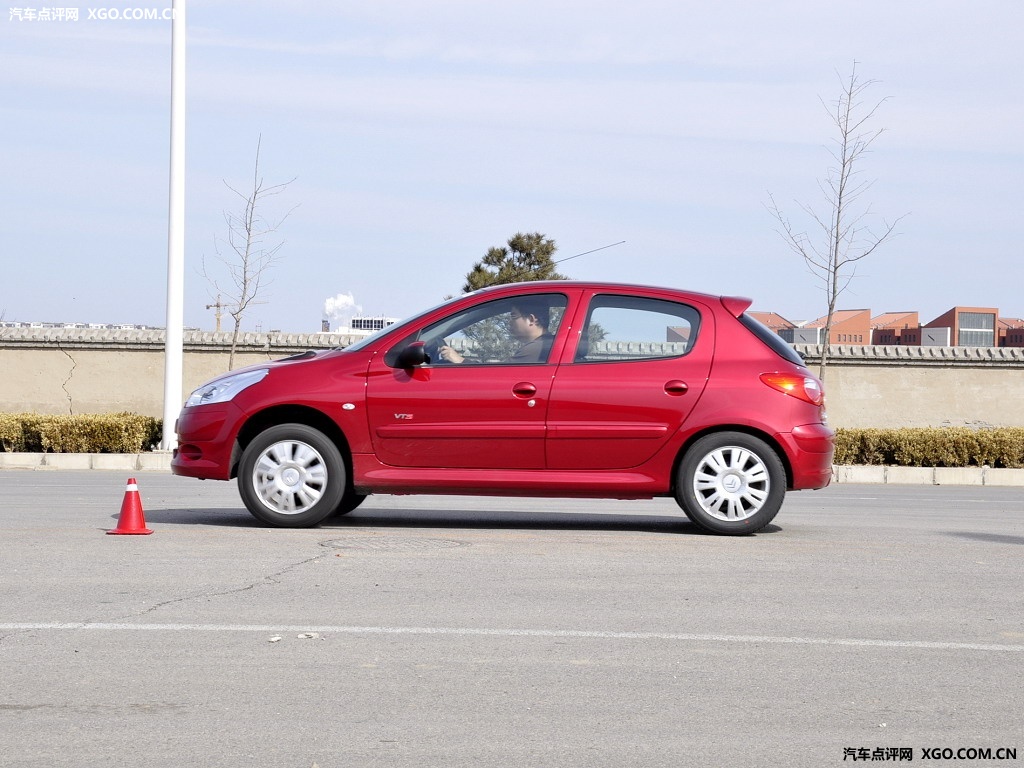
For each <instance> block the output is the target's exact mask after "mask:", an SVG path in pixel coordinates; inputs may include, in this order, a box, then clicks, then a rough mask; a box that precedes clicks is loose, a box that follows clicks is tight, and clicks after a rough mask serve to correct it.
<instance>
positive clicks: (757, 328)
mask: <svg viewBox="0 0 1024 768" xmlns="http://www.w3.org/2000/svg"><path fill="white" fill-rule="evenodd" d="M739 321H740V322H741V323H742V324H743V327H745V328H746V329H747V330H748V331H750V332H751V333H752V334H754V335H755V336H757V338H759V339H760V340H761V341H763V342H764V344H765V346H767V347H769V348H770V349H771V350H772V351H773V352H775V353H776V354H777V355H778V356H779V357H782V358H784V359H786V360H788V361H789V362H791V363H795V364H796V365H805V363H804V359H803V358H802V357H800V354H799V353H798V352H797V351H796V350H795V349H793V347H792V346H790V344H789V343H788V342H787V341H786V340H785V339H783V338H782V337H781V336H779V334H777V333H775V332H774V331H773V330H772V329H771V328H769V327H768V326H767V325H765V324H764V323H762V322H761V321H760V320H756V319H754V318H753V317H751V316H750V315H748V314H746V313H743V314H742V315H740V316H739Z"/></svg>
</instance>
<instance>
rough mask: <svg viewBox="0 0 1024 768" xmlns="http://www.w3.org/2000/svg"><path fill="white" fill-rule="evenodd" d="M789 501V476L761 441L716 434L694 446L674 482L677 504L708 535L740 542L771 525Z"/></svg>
mask: <svg viewBox="0 0 1024 768" xmlns="http://www.w3.org/2000/svg"><path fill="white" fill-rule="evenodd" d="M785 497H786V470H785V468H784V467H783V466H782V461H781V459H779V456H778V454H777V453H776V452H775V451H774V450H772V448H771V446H769V445H768V444H767V443H766V442H764V441H763V440H760V439H758V438H756V437H753V436H752V435H748V434H745V433H743V432H715V433H713V434H710V435H705V436H704V437H702V438H700V439H699V440H698V441H697V442H695V443H694V444H693V445H692V446H691V447H690V449H689V450H688V451H687V452H686V455H685V456H684V457H683V461H682V463H681V464H680V465H679V474H678V475H677V476H676V501H677V502H678V503H679V506H680V507H682V508H683V511H684V512H685V513H686V516H687V517H688V518H690V520H692V521H693V522H694V523H696V524H697V525H699V526H700V527H701V528H703V529H704V530H706V531H711V532H712V533H719V534H725V535H728V536H742V535H745V534H749V533H754V532H755V531H759V530H761V529H762V528H764V527H765V526H766V525H768V523H770V522H771V521H772V520H773V519H774V518H775V515H777V514H778V512H779V509H780V508H781V507H782V502H783V499H785Z"/></svg>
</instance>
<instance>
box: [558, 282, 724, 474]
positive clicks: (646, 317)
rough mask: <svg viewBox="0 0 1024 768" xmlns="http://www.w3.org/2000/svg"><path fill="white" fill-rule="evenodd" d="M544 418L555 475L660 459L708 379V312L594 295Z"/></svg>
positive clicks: (651, 299) (654, 300)
mask: <svg viewBox="0 0 1024 768" xmlns="http://www.w3.org/2000/svg"><path fill="white" fill-rule="evenodd" d="M581 312H582V313H583V314H582V319H581V321H580V322H579V323H578V327H579V328H580V333H579V338H578V341H577V342H576V344H575V350H574V351H573V350H570V349H567V351H566V357H568V358H569V359H564V358H563V360H564V362H563V364H562V365H561V366H559V368H558V374H557V376H556V377H555V383H554V386H553V388H552V392H551V403H550V405H549V408H548V432H547V450H546V453H547V466H548V468H549V469H627V468H632V467H637V466H639V465H641V464H643V463H644V462H645V461H647V460H648V459H650V458H651V457H652V456H654V454H655V453H657V451H658V450H659V449H661V448H662V447H663V446H664V445H665V444H666V443H667V442H668V441H669V440H670V439H671V438H672V436H673V435H675V434H676V433H677V432H678V431H679V429H680V428H681V427H682V425H683V423H684V422H685V421H686V418H687V416H688V415H689V413H690V412H691V411H692V410H693V408H694V406H695V405H696V403H697V401H698V399H699V398H700V396H701V393H702V392H703V391H704V387H705V385H706V384H707V380H708V375H709V373H710V370H711V361H712V356H713V351H714V318H713V316H712V314H711V311H710V309H708V308H707V307H703V306H700V305H698V304H686V303H682V302H678V301H673V300H669V299H666V298H661V297H657V296H645V295H640V294H627V293H612V292H608V293H595V294H594V295H592V296H591V297H590V300H589V302H588V304H587V305H586V306H585V307H582V308H581Z"/></svg>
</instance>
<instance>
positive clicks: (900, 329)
mask: <svg viewBox="0 0 1024 768" xmlns="http://www.w3.org/2000/svg"><path fill="white" fill-rule="evenodd" d="M871 343H872V344H888V345H893V344H908V345H918V344H920V343H921V321H920V319H919V318H918V316H917V312H886V313H885V314H884V315H879V316H878V317H873V318H871Z"/></svg>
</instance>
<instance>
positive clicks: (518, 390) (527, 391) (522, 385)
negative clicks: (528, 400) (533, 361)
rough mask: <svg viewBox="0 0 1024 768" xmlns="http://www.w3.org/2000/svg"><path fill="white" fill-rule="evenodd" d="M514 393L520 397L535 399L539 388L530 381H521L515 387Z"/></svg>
mask: <svg viewBox="0 0 1024 768" xmlns="http://www.w3.org/2000/svg"><path fill="white" fill-rule="evenodd" d="M512 393H513V394H515V395H518V396H519V397H533V396H534V395H536V394H537V387H536V386H534V385H533V384H531V383H530V382H528V381H520V382H519V383H518V384H515V385H513V387H512Z"/></svg>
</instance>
